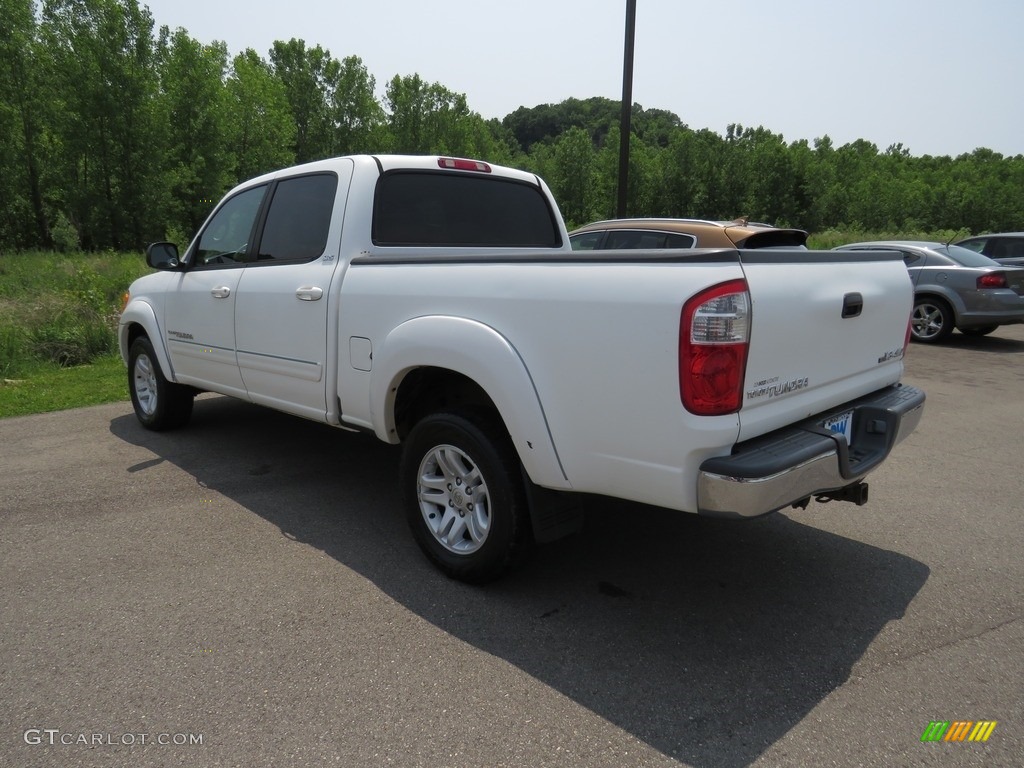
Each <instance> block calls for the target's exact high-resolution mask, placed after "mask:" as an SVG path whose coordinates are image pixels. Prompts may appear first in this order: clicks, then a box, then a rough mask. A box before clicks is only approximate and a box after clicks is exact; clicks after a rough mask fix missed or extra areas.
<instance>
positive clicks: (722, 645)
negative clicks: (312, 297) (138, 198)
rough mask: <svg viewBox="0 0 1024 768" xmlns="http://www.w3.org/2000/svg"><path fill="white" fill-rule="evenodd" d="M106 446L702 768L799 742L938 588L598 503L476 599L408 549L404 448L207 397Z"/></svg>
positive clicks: (850, 549) (839, 556) (818, 548)
mask: <svg viewBox="0 0 1024 768" xmlns="http://www.w3.org/2000/svg"><path fill="white" fill-rule="evenodd" d="M111 432H112V433H113V435H115V436H116V437H117V438H119V439H121V440H123V441H125V442H127V443H130V444H133V445H137V446H141V447H144V448H146V449H147V450H149V451H151V452H152V453H153V454H154V455H155V456H156V457H157V458H156V459H154V460H152V461H145V462H140V463H139V464H137V465H135V466H134V467H126V471H128V472H144V471H146V469H147V468H148V467H150V466H152V465H154V463H158V462H160V460H161V459H162V460H165V461H167V462H171V463H173V464H174V465H176V466H177V467H179V468H180V469H182V470H184V471H185V472H187V473H188V474H190V475H192V476H194V477H195V479H196V481H197V483H199V484H200V485H202V486H204V487H206V488H209V489H210V490H212V491H216V492H218V493H220V494H223V495H224V496H226V497H228V498H230V499H231V500H233V501H234V502H236V503H238V504H240V505H242V506H244V507H245V508H246V509H249V510H251V511H252V512H253V513H255V514H257V515H259V516H261V517H262V518H264V519H266V520H267V521H269V522H271V523H273V524H274V525H276V526H277V527H278V528H279V529H280V531H281V532H282V534H283V535H285V536H287V537H289V538H292V539H294V540H296V541H298V542H301V543H303V544H306V545H308V546H311V547H315V548H317V549H319V550H322V551H323V552H324V553H326V554H327V555H329V556H330V557H332V558H334V559H335V560H336V561H338V562H339V563H341V564H343V565H344V566H346V567H348V568H350V569H353V570H354V571H356V572H357V573H359V574H361V575H362V576H363V577H365V578H366V579H368V580H369V581H370V582H372V583H373V584H374V585H376V587H378V588H379V589H380V590H382V591H383V592H384V593H385V594H387V595H388V596H390V597H391V598H392V599H394V600H395V601H397V602H398V603H399V604H400V605H402V606H404V607H406V608H407V609H408V610H410V611H412V612H413V613H415V614H416V615H418V616H420V617H422V618H423V619H425V620H427V621H428V622H430V623H431V624H433V625H435V626H436V627H438V628H440V629H441V630H443V631H445V632H448V633H450V634H452V635H453V636H455V637H457V638H459V639H461V640H463V641H464V642H466V643H468V644H470V645H472V646H474V647H476V648H479V649H481V650H482V651H484V652H486V653H488V654H493V655H494V656H495V657H498V658H500V659H504V660H505V661H507V662H508V663H510V664H512V665H515V666H516V667H518V668H519V669H521V670H522V671H524V672H525V673H527V674H528V675H530V676H532V677H533V678H535V679H537V680H539V681H541V682H542V683H544V684H546V685H547V686H550V687H551V688H552V689H554V690H555V691H557V692H559V693H560V694H562V695H564V696H566V697H568V698H569V699H571V700H572V701H574V702H576V703H577V704H579V705H580V706H583V707H585V708H587V709H589V710H591V711H592V712H594V713H596V714H597V715H599V716H600V717H602V718H605V719H606V720H607V721H609V722H611V723H612V724H614V725H615V726H617V727H619V728H621V729H623V730H624V731H626V732H627V733H629V734H631V735H632V736H634V737H636V738H637V739H639V740H642V741H643V742H646V743H647V744H649V745H651V746H652V747H654V748H655V749H657V750H659V751H660V752H662V753H663V754H665V755H667V756H670V757H672V758H675V759H678V760H682V761H685V762H686V763H688V764H692V765H695V766H699V767H701V768H704V767H705V766H745V765H748V764H749V763H751V762H752V761H754V760H756V759H757V757H758V756H759V755H761V754H762V753H763V752H764V751H765V750H766V749H768V748H769V747H771V746H772V745H773V744H775V743H776V742H777V741H778V740H779V739H781V738H782V737H783V736H784V735H785V734H786V733H787V732H789V731H790V730H791V729H792V728H794V727H795V726H796V725H798V724H799V723H800V722H801V721H802V720H803V719H804V718H806V717H807V716H808V714H809V713H810V712H811V711H812V710H813V709H814V708H815V707H816V706H817V705H818V704H819V703H820V702H821V701H822V700H823V699H824V698H825V697H826V696H828V695H829V694H830V693H831V692H833V691H834V690H836V688H838V687H839V686H840V685H842V684H843V683H844V682H845V681H846V680H847V679H848V678H849V677H850V675H851V672H852V671H853V670H854V667H855V665H856V664H857V662H858V661H859V660H860V659H861V657H862V656H863V654H864V653H865V651H866V650H867V648H868V646H869V645H870V644H871V643H872V641H873V640H874V639H875V638H876V637H877V635H878V634H879V632H880V631H881V630H882V628H883V627H884V626H885V625H886V623H887V622H890V621H893V620H896V619H899V618H900V617H902V616H903V614H904V612H905V610H906V609H907V606H908V605H909V604H910V602H911V601H912V600H913V599H914V596H915V595H916V594H917V592H918V591H919V590H920V589H921V587H922V586H923V585H924V583H925V581H926V580H927V578H928V575H929V570H928V568H927V567H926V566H925V565H923V564H922V563H920V562H917V561H915V560H913V559H911V558H909V557H906V556H904V555H901V554H898V553H895V552H889V551H885V550H882V549H878V548H875V547H872V546H869V545H866V544H863V543H860V542H857V541H852V540H849V539H846V538H843V537H840V536H837V535H835V534H831V533H827V532H824V531H821V530H818V529H815V528H812V527H809V526H805V525H801V524H800V523H797V522H794V521H792V520H790V519H789V518H788V517H786V516H785V515H781V514H779V515H773V516H771V517H769V518H766V519H762V520H757V521H749V522H745V523H730V522H717V521H705V520H701V519H698V518H696V517H692V516H688V515H680V514H676V513H671V512H665V511H661V510H652V509H647V508H643V507H640V506H638V505H635V504H628V503H620V502H615V501H610V500H594V501H592V502H590V503H588V507H587V509H588V515H587V524H586V527H585V529H584V531H583V532H582V533H581V534H579V535H577V536H574V537H572V538H570V539H567V540H563V541H561V542H558V543H556V544H553V545H549V546H546V547H541V548H539V549H538V550H537V551H536V553H535V554H534V556H533V557H532V558H531V559H530V560H529V561H528V562H527V563H526V564H525V565H524V566H523V567H522V568H520V569H518V570H517V571H515V572H513V573H512V574H510V575H509V576H507V577H506V578H504V579H503V580H501V581H499V582H497V583H495V584H491V585H489V586H487V587H483V588H478V587H469V586H466V585H463V584H460V583H457V582H453V581H450V580H448V579H446V578H445V577H444V576H442V575H441V574H439V573H438V572H437V571H435V570H434V569H433V567H432V566H430V565H429V564H428V563H427V562H426V560H425V559H424V558H423V556H422V555H421V554H420V552H419V550H418V549H417V548H416V546H415V544H414V543H413V542H412V538H411V536H410V534H409V532H408V530H407V527H406V523H405V520H404V516H403V513H402V509H401V505H400V501H399V494H398V490H397V488H396V483H395V479H396V476H397V461H398V455H399V454H398V451H397V450H396V449H395V448H394V447H392V446H387V445H384V444H382V443H380V442H378V441H377V440H376V439H375V438H373V437H372V436H367V435H353V434H346V433H341V432H338V431H336V430H332V429H330V428H327V427H324V426H322V425H317V424H313V423H310V422H306V421H303V420H301V419H296V418H294V417H290V416H286V415H282V414H278V413H275V412H272V411H269V410H266V409H261V408H258V407H255V406H251V405H248V404H245V403H241V402H238V401H234V400H231V399H229V398H219V397H204V398H201V399H199V400H198V401H197V402H196V408H195V414H194V416H193V420H192V423H191V425H190V426H189V427H188V428H186V429H184V430H181V431H178V432H171V433H163V434H154V433H151V432H146V431H145V430H143V429H142V428H141V427H140V426H139V425H138V423H137V422H136V420H135V418H134V417H133V416H131V415H127V416H123V417H119V418H117V419H115V420H114V421H113V422H112V423H111ZM851 509H852V508H851ZM843 513H845V514H849V513H850V510H845V509H844V510H843ZM837 514H838V513H837ZM258 578H259V574H258V573H256V574H253V579H254V580H255V579H258ZM254 586H256V585H254ZM273 588H275V589H279V588H281V587H280V585H275V586H274V587H273ZM857 672H858V673H863V670H857ZM449 736H450V734H449Z"/></svg>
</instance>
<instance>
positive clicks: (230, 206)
mask: <svg viewBox="0 0 1024 768" xmlns="http://www.w3.org/2000/svg"><path fill="white" fill-rule="evenodd" d="M266 191H267V188H266V187H265V186H261V187H253V188H252V189H247V190H245V191H244V192H240V193H239V194H237V195H235V196H234V197H232V198H231V199H230V200H228V201H227V202H225V203H224V205H222V206H221V207H220V209H219V210H218V211H217V212H216V213H215V214H214V215H213V218H212V219H210V223H209V224H208V225H207V226H206V229H205V230H203V234H202V235H201V236H200V238H199V243H198V244H197V245H196V252H195V258H194V264H195V265H196V266H198V267H201V266H205V265H207V264H209V265H225V264H241V263H244V262H245V261H249V260H250V259H248V258H247V255H248V253H249V251H250V239H251V237H252V230H253V225H254V224H255V223H256V215H257V214H258V213H259V210H260V203H261V202H263V195H264V194H265V193H266Z"/></svg>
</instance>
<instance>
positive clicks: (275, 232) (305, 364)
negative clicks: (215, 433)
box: [235, 164, 351, 420]
mask: <svg viewBox="0 0 1024 768" xmlns="http://www.w3.org/2000/svg"><path fill="white" fill-rule="evenodd" d="M350 179H351V164H347V165H344V166H342V168H341V170H340V171H339V172H338V173H334V172H330V173H313V174H305V175H299V176H294V177H288V178H284V179H279V180H278V181H276V182H275V183H274V185H273V188H272V189H271V191H270V199H269V202H268V204H267V212H266V215H265V217H264V224H263V227H262V234H261V235H260V238H259V242H258V244H257V245H258V250H257V253H256V260H255V262H253V263H251V264H249V265H248V266H247V267H246V269H245V272H244V274H243V275H242V279H241V281H240V283H239V286H238V298H237V303H236V309H235V329H236V330H235V333H236V338H237V347H238V353H237V354H238V365H239V369H240V371H241V377H242V380H243V381H244V383H245V388H246V390H247V391H248V394H249V397H250V398H251V399H252V400H253V402H256V403H260V404H262V405H269V406H271V407H274V408H277V409H280V410H283V411H287V412H289V413H295V414H297V415H300V416H305V417H306V418H311V419H317V420H323V419H324V418H325V414H326V410H327V400H326V369H327V364H328V348H329V345H334V348H335V349H336V347H337V339H336V338H335V337H334V336H333V335H331V334H329V317H330V314H331V311H332V310H334V314H335V316H336V314H337V312H336V308H332V307H331V303H330V300H329V299H330V294H331V292H330V289H331V281H332V279H333V277H334V272H335V267H336V266H337V264H338V249H339V245H340V240H341V226H342V219H343V216H344V203H345V197H346V194H347V190H348V183H349V180H350ZM339 190H340V193H339Z"/></svg>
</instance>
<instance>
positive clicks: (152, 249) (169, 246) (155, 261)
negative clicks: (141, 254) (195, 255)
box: [146, 242, 181, 269]
mask: <svg viewBox="0 0 1024 768" xmlns="http://www.w3.org/2000/svg"><path fill="white" fill-rule="evenodd" d="M146 263H147V264H149V266H151V267H152V268H153V269H178V267H180V266H181V262H180V261H179V260H178V246H176V245H175V244H174V243H165V242H160V243H150V245H149V247H148V248H146Z"/></svg>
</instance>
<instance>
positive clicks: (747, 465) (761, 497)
mask: <svg viewBox="0 0 1024 768" xmlns="http://www.w3.org/2000/svg"><path fill="white" fill-rule="evenodd" d="M924 401H925V394H924V392H922V391H921V390H919V389H916V388H914V387H909V386H906V385H902V384H896V385H894V386H892V387H887V388H885V389H882V390H879V391H878V392H874V393H872V394H870V395H867V396H865V397H862V398H858V399H857V400H853V401H851V402H849V403H845V404H844V405H842V406H839V407H837V408H834V409H832V410H830V411H828V412H826V413H821V414H818V415H817V416H814V417H812V418H810V419H807V420H806V421H803V422H800V423H798V424H794V425H791V426H789V427H785V428H783V429H780V430H777V431H775V432H771V433H769V434H767V435H762V436H761V437H758V438H755V439H753V440H748V441H746V442H744V443H739V444H737V445H736V447H735V448H734V449H733V452H732V454H731V455H730V456H719V457H716V458H712V459H708V460H706V461H705V462H704V463H703V464H701V467H700V475H699V477H698V481H697V483H698V485H697V504H698V512H699V513H700V514H702V515H707V516H711V517H727V518H738V517H739V518H743V517H758V516H760V515H765V514H768V513H769V512H775V511H777V510H779V509H782V508H783V507H787V506H789V505H791V504H793V503H795V502H800V501H802V500H804V499H806V498H808V497H810V496H814V495H815V494H819V493H825V492H828V491H835V490H838V489H840V488H844V487H846V486H848V485H852V484H854V483H857V482H859V481H860V480H862V479H863V478H864V476H865V475H867V473H868V472H870V471H871V470H872V469H874V468H875V467H877V466H878V465H879V464H881V463H882V462H883V461H884V460H885V458H886V456H888V455H889V452H890V451H891V450H892V449H893V447H894V446H895V445H896V444H897V443H899V442H900V441H901V440H903V439H904V438H905V437H906V436H907V435H909V434H910V433H911V432H913V431H914V429H915V428H916V427H917V424H918V422H919V421H920V420H921V414H922V413H923V411H924ZM849 410H852V411H853V447H852V448H850V447H848V446H847V444H846V439H845V438H844V437H842V436H841V435H834V434H832V433H831V432H829V431H828V430H826V429H824V428H823V427H822V422H824V420H825V419H827V418H829V417H830V416H833V415H836V414H839V413H842V412H844V411H849Z"/></svg>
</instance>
